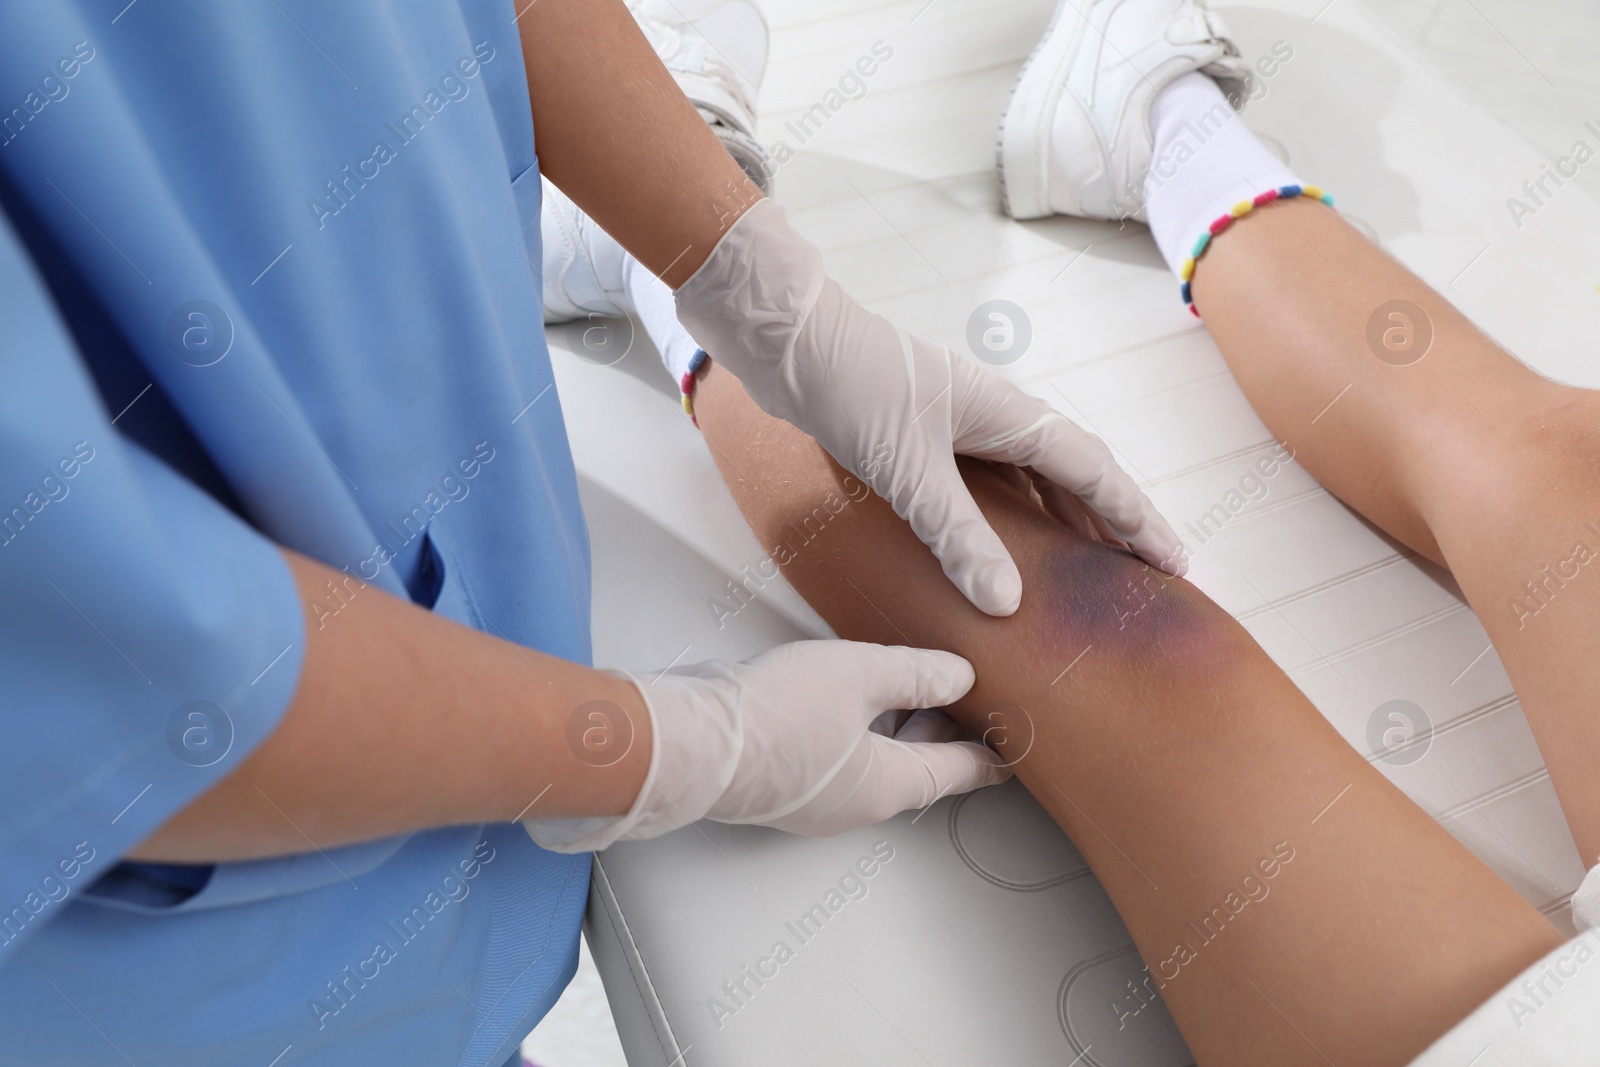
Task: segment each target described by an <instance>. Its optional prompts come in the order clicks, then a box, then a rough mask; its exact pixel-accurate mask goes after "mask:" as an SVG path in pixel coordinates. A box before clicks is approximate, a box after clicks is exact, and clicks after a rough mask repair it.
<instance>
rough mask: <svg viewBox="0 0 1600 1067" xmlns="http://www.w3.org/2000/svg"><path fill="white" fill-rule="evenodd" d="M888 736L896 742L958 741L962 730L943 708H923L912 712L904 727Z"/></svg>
mask: <svg viewBox="0 0 1600 1067" xmlns="http://www.w3.org/2000/svg"><path fill="white" fill-rule="evenodd" d="M889 736H890V737H892V738H894V739H895V740H896V741H927V742H944V741H959V740H961V736H962V729H961V724H960V723H958V722H956V721H955V720H954V719H952V718H951V717H950V715H949V713H947V712H946V711H945V710H944V709H943V708H923V709H921V710H920V711H913V712H912V713H911V714H910V715H909V716H907V717H906V720H905V723H904V725H902V726H901V727H900V729H898V730H896V731H894V732H893V733H892V734H890V735H889Z"/></svg>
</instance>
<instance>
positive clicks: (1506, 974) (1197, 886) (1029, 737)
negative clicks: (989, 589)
mask: <svg viewBox="0 0 1600 1067" xmlns="http://www.w3.org/2000/svg"><path fill="white" fill-rule="evenodd" d="M696 410H697V412H698V415H699V420H700V425H701V427H702V428H703V429H704V431H705V434H706V439H707V441H708V443H709V444H710V446H711V448H712V452H713V455H715V456H716V457H717V461H718V463H719V465H721V468H722V472H723V475H724V477H725V478H726V479H727V481H728V484H729V486H730V488H731V489H732V491H733V494H734V497H735V499H736V500H737V501H738V503H739V506H740V508H741V509H742V510H743V511H744V514H745V516H746V518H747V519H748V520H749V522H750V525H751V527H752V529H754V531H755V532H756V535H757V537H758V539H759V540H760V541H761V543H762V544H763V546H765V547H766V548H767V549H768V550H769V551H770V552H771V553H772V555H773V558H774V559H775V561H777V562H778V563H779V564H780V565H781V566H782V569H783V572H784V574H785V575H786V576H787V577H788V578H789V580H790V581H791V582H793V583H794V585H795V586H796V587H797V588H798V589H799V590H800V592H801V593H802V594H803V595H804V596H805V597H806V599H807V600H809V601H810V602H811V604H812V605H813V606H814V607H816V608H817V610H818V611H820V612H821V613H822V615H823V616H824V617H825V618H826V619H827V620H828V621H829V623H831V624H832V625H833V627H834V628H835V629H836V630H837V631H838V632H839V633H840V634H841V635H842V636H844V637H849V638H855V639H860V640H869V641H880V642H888V643H901V644H914V645H920V646H927V647H938V648H946V649H949V650H951V651H954V652H958V653H960V654H962V655H964V656H966V657H968V658H969V659H970V660H971V661H972V662H973V664H974V666H975V667H976V668H977V673H978V683H977V686H976V687H975V688H974V689H973V691H972V694H971V695H970V696H969V697H968V698H967V699H966V700H964V701H963V702H962V704H961V705H960V706H959V707H957V708H954V709H952V711H953V713H954V714H955V715H957V716H958V717H959V718H960V719H962V720H963V721H964V722H965V723H966V724H968V725H969V726H970V727H971V728H973V729H974V730H975V731H987V736H988V739H989V740H990V741H991V743H994V744H995V745H996V747H997V748H998V749H999V750H1000V751H1001V752H1002V753H1003V754H1004V755H1005V756H1006V757H1007V758H1008V759H1010V760H1013V761H1015V762H1016V768H1017V773H1018V775H1019V777H1020V778H1021V779H1022V780H1023V782H1024V783H1025V784H1026V785H1027V786H1028V788H1029V789H1030V790H1031V791H1032V792H1033V794H1034V795H1035V796H1036V797H1037V798H1038V799H1039V800H1040V802H1041V803H1043V804H1044V805H1045V806H1046V807H1047V808H1048V809H1049V810H1050V811H1051V813H1052V814H1053V815H1054V816H1055V818H1056V820H1057V821H1058V822H1060V824H1061V825H1062V826H1063V827H1064V828H1065V829H1066V831H1067V832H1068V834H1070V835H1071V837H1072V839H1073V841H1074V842H1075V843H1076V844H1077V845H1078V847H1079V848H1080V850H1081V851H1082V852H1083V854H1084V856H1085V857H1086V858H1087V859H1088V860H1089V862H1090V863H1091V864H1092V865H1093V867H1094V870H1095V872H1096V873H1097V874H1098V875H1099V877H1100V880H1101V882H1102V884H1103V885H1104V886H1105V888H1106V890H1107V892H1108V893H1110V895H1111V898H1112V900H1113V901H1114V902H1115V903H1116V906H1117V908H1118V910H1119V912H1120V913H1121V914H1122V916H1123V918H1124V920H1125V921H1126V922H1127V924H1128V927H1129V929H1130V930H1131V931H1132V933H1133V936H1134V939H1135V941H1136V942H1137V944H1138V946H1139V949H1140V951H1141V953H1142V954H1143V956H1144V959H1145V961H1146V962H1147V964H1148V965H1149V967H1150V969H1151V971H1152V973H1153V974H1154V975H1155V976H1156V980H1157V981H1159V982H1161V983H1162V985H1163V988H1162V995H1163V997H1164V998H1165V999H1166V1002H1167V1004H1168V1006H1169V1007H1170V1008H1171V1010H1172V1013H1173V1015H1174V1017H1175V1018H1176V1020H1177V1022H1178V1025H1179V1027H1180V1029H1181V1030H1182V1032H1183V1035H1184V1037H1185V1038H1186V1039H1187V1041H1188V1042H1189V1046H1190V1048H1191V1049H1192V1050H1193V1051H1194V1053H1195V1054H1196V1056H1197V1057H1198V1059H1199V1062H1201V1063H1228V1064H1249V1063H1261V1064H1267V1063H1271V1064H1275V1065H1281V1064H1289V1063H1308V1064H1324V1063H1326V1062H1328V1061H1329V1060H1331V1061H1332V1062H1335V1063H1361V1064H1384V1063H1404V1062H1406V1061H1408V1060H1409V1059H1410V1058H1411V1057H1412V1056H1414V1055H1415V1054H1416V1053H1417V1052H1419V1051H1420V1050H1421V1049H1422V1048H1423V1047H1425V1046H1426V1045H1427V1044H1428V1043H1429V1042H1430V1041H1431V1040H1432V1039H1433V1038H1435V1037H1437V1036H1438V1035H1439V1034H1440V1033H1442V1032H1443V1031H1444V1030H1446V1029H1447V1028H1449V1027H1450V1026H1451V1025H1452V1024H1453V1023H1454V1022H1456V1021H1457V1020H1458V1019H1460V1018H1461V1017H1463V1016H1464V1015H1466V1014H1467V1012H1469V1011H1471V1010H1472V1009H1473V1008H1475V1007H1476V1006H1477V1005H1478V1003H1479V1002H1481V1001H1482V1000H1484V999H1485V998H1486V997H1488V996H1489V995H1490V994H1491V993H1492V992H1493V991H1494V990H1495V989H1496V988H1497V987H1498V986H1500V985H1501V984H1503V983H1505V982H1507V981H1509V980H1510V979H1511V978H1512V977H1513V976H1515V974H1516V973H1517V972H1518V971H1519V970H1520V969H1522V968H1523V967H1525V966H1526V965H1527V964H1529V963H1531V962H1532V961H1533V960H1535V959H1536V958H1538V957H1539V956H1540V955H1541V954H1543V953H1544V952H1546V951H1548V950H1550V949H1551V948H1553V947H1555V946H1556V945H1557V944H1559V943H1560V940H1561V938H1560V937H1559V935H1558V934H1557V933H1556V931H1555V929H1554V928H1553V927H1551V926H1550V925H1549V924H1548V923H1546V922H1545V921H1544V919H1543V918H1542V917H1540V916H1539V914H1538V913H1537V912H1536V911H1535V910H1534V909H1533V908H1532V907H1531V906H1529V905H1528V904H1527V903H1526V902H1525V901H1523V900H1522V899H1521V898H1520V897H1519V896H1517V895H1516V894H1515V893H1514V892H1512V891H1511V890H1510V889H1509V888H1508V887H1507V886H1506V885H1505V884H1504V883H1503V882H1501V881H1500V880H1499V879H1498V878H1496V877H1495V876H1494V875H1493V874H1492V873H1491V872H1490V871H1489V870H1488V869H1487V868H1485V867H1484V866H1483V865H1482V864H1481V863H1479V862H1478V861H1477V859H1476V858H1474V857H1473V856H1472V855H1471V854H1470V853H1469V852H1467V850H1466V849H1465V848H1463V847H1462V846H1461V845H1460V844H1459V843H1458V842H1457V841H1456V840H1455V839H1454V838H1452V837H1451V836H1450V835H1449V834H1447V833H1446V832H1445V831H1444V830H1442V829H1441V828H1440V827H1439V826H1438V825H1437V824H1435V823H1434V822H1433V821H1432V820H1431V819H1429V818H1428V817H1427V816H1426V815H1425V814H1424V813H1422V812H1421V811H1419V810H1418V809H1417V808H1416V807H1415V806H1413V805H1412V804H1411V803H1410V802H1409V801H1408V800H1407V799H1406V798H1405V797H1404V796H1403V795H1402V794H1401V793H1400V792H1399V791H1398V790H1397V789H1396V788H1395V787H1394V786H1392V785H1390V784H1389V782H1388V781H1387V780H1386V779H1384V778H1383V776H1382V775H1380V774H1379V773H1378V772H1376V771H1375V770H1373V769H1372V767H1371V766H1370V765H1369V764H1368V763H1367V762H1366V760H1364V759H1362V758H1361V757H1360V756H1359V755H1358V754H1356V753H1355V752H1354V751H1352V750H1351V749H1350V748H1349V746H1348V745H1346V744H1345V743H1344V742H1343V741H1342V740H1341V739H1340V738H1339V736H1338V734H1337V733H1335V731H1334V730H1333V729H1332V728H1331V727H1330V726H1329V725H1328V723H1327V722H1326V721H1325V720H1324V719H1323V718H1322V716H1321V715H1320V714H1318V713H1317V711H1316V710H1315V709H1314V708H1312V707H1311V706H1310V704H1309V703H1308V702H1307V701H1306V699H1305V698H1304V696H1302V695H1301V694H1300V692H1299V691H1298V690H1297V689H1296V688H1295V686H1294V685H1293V684H1292V683H1291V682H1290V681H1289V680H1288V679H1287V678H1286V677H1285V676H1284V675H1283V674H1282V672H1280V671H1279V670H1278V669H1277V668H1276V667H1275V666H1274V665H1273V664H1272V663H1271V661H1270V660H1268V659H1267V657H1266V655H1265V654H1264V653H1263V652H1262V651H1261V650H1260V649H1259V648H1258V647H1257V646H1256V645H1255V644H1254V643H1253V642H1252V641H1251V640H1250V638H1249V637H1248V635H1247V634H1245V632H1244V631H1243V629H1242V628H1240V627H1239V626H1238V625H1237V624H1236V623H1235V622H1234V621H1233V620H1232V619H1231V618H1230V617H1229V616H1228V615H1227V613H1226V612H1224V611H1223V610H1222V609H1220V608H1218V607H1217V606H1216V605H1214V604H1212V603H1211V602H1210V601H1208V600H1207V599H1206V598H1205V597H1204V596H1202V595H1201V594H1200V593H1199V592H1198V591H1196V590H1195V589H1194V588H1193V587H1192V586H1189V585H1188V584H1187V583H1185V582H1183V581H1178V580H1170V579H1166V578H1164V576H1162V575H1160V574H1158V573H1156V572H1154V571H1152V570H1150V569H1149V568H1148V567H1145V566H1144V565H1143V564H1141V563H1140V562H1139V561H1138V560H1136V559H1134V558H1133V557H1131V556H1128V555H1126V554H1125V553H1122V552H1118V551H1114V550H1112V549H1110V548H1107V547H1105V546H1104V545H1099V544H1095V543H1092V542H1090V541H1088V540H1086V539H1085V538H1084V537H1082V536H1081V535H1079V534H1077V533H1074V532H1072V531H1069V530H1067V529H1066V528H1065V527H1063V526H1061V525H1060V524H1059V523H1057V522H1056V521H1055V520H1054V519H1052V518H1050V517H1048V516H1047V515H1046V514H1045V513H1044V512H1043V511H1041V510H1040V509H1039V508H1038V507H1037V506H1036V505H1035V504H1033V503H1032V502H1031V501H1030V500H1029V499H1028V498H1027V497H1026V496H1024V495H1023V494H1022V493H1021V492H1019V491H1017V490H1016V489H1014V488H1013V487H1012V486H1011V485H1009V484H1008V483H1006V482H1005V481H1004V480H1003V479H1002V478H1001V477H1000V476H999V475H998V474H997V473H996V472H995V470H994V469H993V468H990V467H988V466H986V465H984V464H980V463H972V462H967V463H966V465H965V466H964V472H965V474H966V477H967V480H968V483H969V485H971V487H972V488H973V491H974V494H975V496H976V498H977V500H978V502H979V504H980V506H982V508H983V510H984V512H985V515H986V517H987V518H988V519H989V520H990V521H991V522H992V523H993V524H994V527H995V530H996V531H997V532H998V533H999V534H1000V536H1001V538H1002V539H1003V540H1004V541H1005V543H1006V547H1007V548H1008V549H1009V550H1010V551H1011V552H1012V554H1013V556H1014V557H1015V558H1016V560H1017V564H1018V566H1019V567H1020V568H1021V570H1022V574H1023V579H1024V583H1025V588H1026V590H1027V592H1026V594H1025V595H1024V597H1023V603H1022V608H1021V610H1020V611H1019V612H1018V613H1017V614H1016V615H1014V616H1011V617H1010V618H1005V619H993V618H989V617H986V616H983V615H981V614H979V613H978V612H977V611H976V609H974V608H972V607H971V606H970V605H969V604H968V603H967V602H966V601H965V600H963V599H962V597H961V595H960V593H959V592H957V591H956V589H955V588H954V587H953V586H952V585H951V584H950V583H949V581H947V580H945V579H944V577H943V574H942V572H941V571H940V569H939V565H938V563H937V562H936V561H935V560H934V558H933V556H932V555H931V554H930V553H929V552H928V550H927V549H926V548H925V547H924V546H923V545H921V544H920V543H919V542H918V541H917V539H916V538H915V537H914V536H913V535H912V533H911V531H910V529H909V528H908V527H907V526H906V525H905V524H904V523H903V522H901V521H900V520H899V519H898V518H896V517H895V515H894V513H893V512H892V511H891V510H890V509H889V507H888V506H887V505H886V504H884V503H883V502H882V501H881V500H879V499H878V498H877V497H875V496H873V495H872V494H871V492H870V491H869V490H867V489H866V487H865V486H864V485H862V483H860V482H859V481H857V480H855V479H853V478H849V477H847V476H846V474H845V473H844V471H842V470H841V469H840V468H839V467H838V466H836V465H835V464H834V463H833V462H832V461H831V460H830V459H829V458H828V457H827V455H826V454H825V453H824V452H823V451H822V449H821V448H820V447H818V446H817V445H816V444H815V443H814V442H812V441H811V440H810V439H809V438H807V437H805V436H804V435H803V434H801V433H800V432H799V431H797V430H795V429H794V428H792V427H791V426H789V425H788V424H787V423H783V422H779V421H777V420H775V419H772V418H769V417H768V416H766V415H765V414H763V413H762V412H760V411H759V410H758V409H757V408H756V407H755V405H754V404H753V403H751V401H750V400H749V399H748V398H747V397H746V396H745V395H744V392H743V390H742V389H740V387H739V385H738V383H737V382H736V381H735V380H734V379H733V378H732V377H731V376H730V375H728V374H726V373H725V372H722V371H721V370H720V369H719V368H717V367H712V368H710V370H709V372H708V373H707V374H706V375H705V376H704V378H703V380H702V381H701V382H700V384H699V388H698V391H697V394H696ZM891 462H892V460H891ZM1268 872H1270V875H1269V873H1268ZM1252 898H1255V899H1252ZM1246 901H1249V902H1248V903H1246Z"/></svg>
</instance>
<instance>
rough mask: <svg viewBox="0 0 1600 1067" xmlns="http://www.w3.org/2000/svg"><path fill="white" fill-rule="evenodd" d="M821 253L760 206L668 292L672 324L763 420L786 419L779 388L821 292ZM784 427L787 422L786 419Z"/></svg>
mask: <svg viewBox="0 0 1600 1067" xmlns="http://www.w3.org/2000/svg"><path fill="white" fill-rule="evenodd" d="M826 281H827V274H826V272H825V271H824V270H823V266H822V253H821V251H819V250H818V249H817V247H816V246H815V245H813V244H812V243H811V242H810V241H808V240H806V239H805V238H804V237H802V236H800V234H799V232H798V231H796V230H795V229H794V227H792V226H790V225H789V216H788V213H787V212H786V211H784V209H783V208H782V207H780V206H779V205H778V204H777V203H776V202H775V201H773V200H767V199H763V200H759V201H757V202H756V204H755V205H754V206H753V207H751V208H750V209H749V210H748V211H746V212H745V213H744V214H743V215H741V216H739V218H737V219H735V220H734V223H733V225H732V226H730V227H729V228H728V232H727V233H725V234H723V235H722V239H721V240H720V241H718V242H717V245H716V247H715V248H713V249H712V250H711V254H710V255H709V256H707V257H706V261H705V262H704V263H702V264H700V267H699V269H698V270H696V271H695V272H694V273H693V274H692V275H690V276H689V280H688V281H686V282H684V283H683V284H682V285H680V286H679V287H678V289H677V291H676V292H675V293H674V294H673V296H674V299H675V300H676V302H677V309H678V321H679V322H681V323H682V324H683V326H684V328H685V329H686V330H688V331H689V333H690V335H691V336H693V337H694V338H695V339H696V340H698V341H699V342H700V344H701V347H703V348H704V349H705V350H706V352H708V353H709V354H710V356H711V358H712V359H714V360H716V361H717V362H718V363H720V364H722V365H723V366H724V367H726V368H727V369H728V370H730V371H732V372H733V374H734V376H735V377H737V378H738V379H739V380H740V382H741V383H742V384H743V385H744V387H745V389H746V391H748V392H749V393H750V395H751V397H752V399H754V400H755V401H756V403H757V404H759V405H761V407H762V408H763V409H764V410H766V411H767V412H768V413H769V414H773V415H777V416H779V417H781V418H790V416H791V415H792V412H789V411H788V410H786V409H787V408H788V407H790V406H792V404H791V403H790V402H789V401H788V400H787V397H788V394H789V392H790V389H789V388H788V387H787V383H786V382H785V380H784V379H785V374H784V371H785V367H786V365H787V364H788V363H789V360H790V357H791V356H792V354H793V352H794V348H795V344H796V340H797V338H798V337H799V334H800V331H801V328H802V327H803V326H804V324H805V321H806V318H807V317H808V316H809V315H810V313H811V309H812V308H813V307H814V306H815V304H816V302H817V298H818V296H819V295H820V294H821V292H822V288H823V284H824V283H825V282H826ZM790 421H793V420H792V418H791V419H790Z"/></svg>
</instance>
